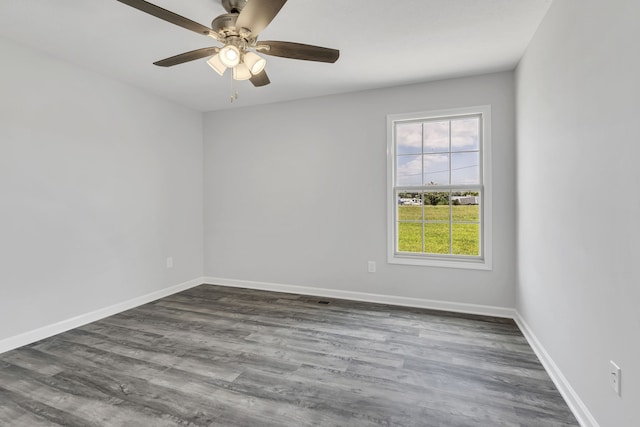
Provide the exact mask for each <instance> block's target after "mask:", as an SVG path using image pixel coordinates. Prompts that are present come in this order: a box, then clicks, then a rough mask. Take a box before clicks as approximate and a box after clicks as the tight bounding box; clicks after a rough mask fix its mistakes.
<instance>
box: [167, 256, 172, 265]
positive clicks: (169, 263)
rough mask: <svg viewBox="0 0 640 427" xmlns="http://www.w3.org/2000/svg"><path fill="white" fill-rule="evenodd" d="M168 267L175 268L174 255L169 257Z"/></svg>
mask: <svg viewBox="0 0 640 427" xmlns="http://www.w3.org/2000/svg"><path fill="white" fill-rule="evenodd" d="M167 268H173V257H168V258H167Z"/></svg>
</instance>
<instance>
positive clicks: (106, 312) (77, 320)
mask: <svg viewBox="0 0 640 427" xmlns="http://www.w3.org/2000/svg"><path fill="white" fill-rule="evenodd" d="M202 283H204V278H201V277H200V278H197V279H194V280H189V281H188V282H184V283H180V284H178V285H175V286H171V287H168V288H165V289H161V290H159V291H156V292H152V293H150V294H146V295H142V296H139V297H136V298H133V299H130V300H128V301H123V302H120V303H117V304H114V305H111V306H109V307H105V308H101V309H98V310H95V311H92V312H90V313H86V314H81V315H79V316H76V317H72V318H70V319H66V320H63V321H60V322H57V323H54V324H52V325H47V326H44V327H42V328H38V329H35V330H33V331H29V332H25V333H23V334H20V335H16V336H14V337H9V338H6V339H4V340H0V354H2V353H4V352H6V351H9V350H13V349H16V348H18V347H22V346H25V345H27V344H31V343H34V342H36V341H40V340H42V339H45V338H49V337H52V336H54V335H57V334H59V333H62V332H65V331H68V330H70V329H73V328H77V327H80V326H83V325H86V324H87V323H91V322H95V321H96V320H100V319H104V318H105V317H109V316H113V315H114V314H118V313H121V312H123V311H126V310H130V309H132V308H135V307H138V306H141V305H143V304H147V303H149V302H151V301H155V300H157V299H160V298H164V297H166V296H169V295H173V294H175V293H177V292H181V291H184V290H186V289H189V288H193V287H194V286H198V285H201V284H202Z"/></svg>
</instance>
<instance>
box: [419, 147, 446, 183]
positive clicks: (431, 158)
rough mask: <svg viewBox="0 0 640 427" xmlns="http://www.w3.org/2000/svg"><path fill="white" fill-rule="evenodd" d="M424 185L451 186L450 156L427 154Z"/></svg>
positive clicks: (425, 157)
mask: <svg viewBox="0 0 640 427" xmlns="http://www.w3.org/2000/svg"><path fill="white" fill-rule="evenodd" d="M424 184H425V185H449V155H448V154H425V156H424Z"/></svg>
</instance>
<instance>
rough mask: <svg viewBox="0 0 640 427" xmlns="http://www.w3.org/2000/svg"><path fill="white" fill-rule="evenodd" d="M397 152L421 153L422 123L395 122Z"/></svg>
mask: <svg viewBox="0 0 640 427" xmlns="http://www.w3.org/2000/svg"><path fill="white" fill-rule="evenodd" d="M396 147H397V148H396V150H397V154H420V153H422V123H420V122H417V123H397V124H396Z"/></svg>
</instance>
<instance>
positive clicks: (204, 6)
mask: <svg viewBox="0 0 640 427" xmlns="http://www.w3.org/2000/svg"><path fill="white" fill-rule="evenodd" d="M250 1H251V0H250ZM151 2H152V3H154V4H156V5H158V6H161V7H164V8H166V9H169V10H171V11H173V12H175V13H177V14H180V15H183V16H185V17H187V18H189V19H191V20H194V21H196V22H198V23H201V24H203V25H206V26H209V25H210V22H211V20H212V19H213V18H214V17H216V16H218V15H220V14H222V13H226V12H225V10H224V9H223V8H222V6H221V4H220V0H151ZM550 4H551V0H342V1H338V0H289V1H288V2H287V4H285V6H284V7H283V8H282V10H281V11H280V13H279V14H278V16H276V18H275V19H274V20H273V22H272V23H271V24H270V25H269V27H267V29H265V30H264V31H263V32H262V33H261V35H260V39H262V40H284V41H293V42H299V43H306V44H314V45H319V46H325V47H331V48H335V49H339V50H340V59H339V60H338V62H336V63H335V64H325V63H317V62H309V61H296V60H291V59H285V58H277V57H267V72H268V74H269V77H270V79H271V84H270V85H268V86H265V87H261V88H255V87H253V86H252V85H251V83H250V82H248V81H244V82H238V83H237V84H236V86H237V90H238V92H239V99H238V100H237V101H236V102H234V103H233V104H231V103H230V102H229V94H230V86H231V82H230V77H229V75H228V74H225V76H223V77H220V76H219V75H218V74H216V73H215V72H214V71H213V70H211V69H210V68H209V67H208V66H207V64H206V62H205V59H201V60H197V61H193V62H190V63H186V64H182V65H177V66H175V67H170V68H162V67H157V66H155V65H152V63H153V62H154V61H157V60H159V59H164V58H167V57H169V56H173V55H176V54H178V53H182V52H186V51H189V50H193V49H197V48H201V47H207V46H214V45H217V42H216V41H215V40H213V39H211V38H208V37H204V36H199V35H198V34H196V33H193V32H191V31H188V30H185V29H183V28H181V27H178V26H175V25H172V24H170V23H168V22H165V21H162V20H160V19H158V18H155V17H152V16H150V15H147V14H145V13H143V12H140V11H138V10H136V9H133V8H131V7H129V6H127V5H125V4H123V3H120V2H118V1H116V0H0V36H4V37H7V38H9V39H12V40H15V41H17V42H19V43H22V44H25V45H27V46H31V47H34V48H36V49H39V50H41V51H43V52H46V53H48V54H50V55H52V56H54V57H57V58H61V59H64V60H66V61H68V62H71V63H73V64H77V65H79V66H81V67H84V68H87V69H90V70H93V71H97V72H99V73H101V74H104V75H107V76H110V77H113V78H116V79H118V80H121V81H124V82H127V83H129V84H132V85H134V86H137V87H139V88H142V89H144V90H146V91H149V92H152V93H155V94H157V95H159V96H161V97H163V98H167V99H169V100H173V101H175V102H177V103H179V104H182V105H185V106H188V107H191V108H194V109H196V110H200V111H212V110H220V109H225V108H233V107H243V106H248V105H257V104H265V103H270V102H277V101H284V100H291V99H298V98H307V97H313V96H321V95H327V94H334V93H341V92H351V91H357V90H364V89H371V88H378V87H388V86H397V85H403V84H410V83H417V82H423V81H429V80H437V79H443V78H448V77H457V76H465V75H473V74H480V73H486V72H493V71H501V70H510V69H513V68H514V67H515V65H516V64H517V62H518V60H519V59H520V57H521V56H522V54H523V52H524V50H525V49H526V47H527V44H528V43H529V41H530V39H531V37H532V36H533V34H534V32H535V30H536V28H537V27H538V25H539V23H540V21H541V20H542V18H543V17H544V15H545V13H546V11H547V9H548V8H549V6H550ZM43 78H46V70H43Z"/></svg>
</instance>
